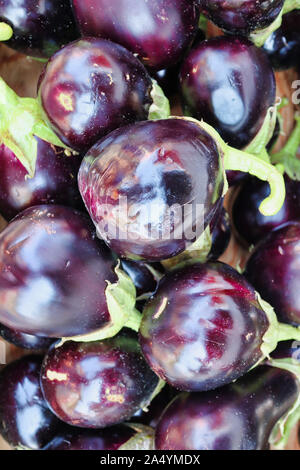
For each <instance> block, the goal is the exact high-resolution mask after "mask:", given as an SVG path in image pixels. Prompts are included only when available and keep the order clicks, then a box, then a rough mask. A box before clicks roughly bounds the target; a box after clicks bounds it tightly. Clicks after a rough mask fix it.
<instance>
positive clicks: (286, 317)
mask: <svg viewBox="0 0 300 470" xmlns="http://www.w3.org/2000/svg"><path fill="white" fill-rule="evenodd" d="M299 263H300V223H297V222H290V223H288V224H285V225H284V226H282V227H279V228H277V229H275V230H273V231H272V232H271V233H270V234H269V235H268V236H267V237H265V238H264V239H263V240H262V241H261V242H260V243H259V244H258V245H257V246H256V247H255V249H254V251H253V252H252V253H251V256H250V258H249V260H248V262H247V265H246V270H245V276H246V277H247V279H248V280H249V282H251V283H252V285H253V286H254V287H255V289H256V290H257V291H258V292H259V293H260V295H261V296H262V298H263V299H264V300H266V301H267V302H269V303H270V304H271V305H272V307H273V308H274V310H275V312H276V314H277V316H278V318H279V320H280V321H282V322H285V323H290V324H294V325H298V326H299V325H300V306H299V286H300V271H299Z"/></svg>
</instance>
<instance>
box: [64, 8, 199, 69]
mask: <svg viewBox="0 0 300 470" xmlns="http://www.w3.org/2000/svg"><path fill="white" fill-rule="evenodd" d="M73 9H74V13H75V17H76V19H77V21H78V24H79V28H80V31H81V33H82V35H83V36H100V37H102V38H105V39H110V40H111V41H114V42H116V43H118V44H122V45H123V46H124V47H126V48H127V49H128V50H130V51H132V52H133V53H135V54H137V55H138V57H139V59H140V60H141V61H142V62H143V63H144V64H145V65H146V66H147V67H151V68H153V69H156V70H159V69H163V68H166V67H170V66H171V65H174V64H175V63H176V62H178V60H179V59H180V58H181V57H182V56H183V54H184V52H185V50H186V48H187V47H188V46H189V44H190V42H191V41H192V40H193V37H194V35H195V34H196V31H197V28H198V22H199V14H200V11H199V7H198V5H197V1H195V0H155V1H148V0H139V1H138V2H137V1H136V0H73ZM132 15H133V16H132Z"/></svg>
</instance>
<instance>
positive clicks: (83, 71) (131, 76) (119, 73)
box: [38, 38, 152, 152]
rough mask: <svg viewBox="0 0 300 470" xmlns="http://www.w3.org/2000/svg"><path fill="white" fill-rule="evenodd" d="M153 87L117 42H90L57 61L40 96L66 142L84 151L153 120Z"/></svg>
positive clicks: (65, 51)
mask: <svg viewBox="0 0 300 470" xmlns="http://www.w3.org/2000/svg"><path fill="white" fill-rule="evenodd" d="M151 87H152V82H151V79H150V76H149V75H148V73H147V71H146V69H145V68H144V66H143V65H142V64H141V63H140V61H139V60H138V59H137V58H136V57H134V55H133V54H132V53H131V52H129V51H127V50H126V49H125V48H124V47H122V46H120V45H118V44H115V43H112V42H111V41H107V40H104V39H96V38H84V39H80V40H79V41H75V42H73V43H71V44H69V45H68V46H66V47H64V48H62V49H60V50H59V51H58V52H57V53H56V54H54V55H53V56H52V57H51V59H50V60H49V61H48V63H47V65H46V67H45V69H44V71H43V73H42V75H41V77H40V81H39V90H38V96H39V100H40V103H41V105H42V107H43V109H44V113H45V117H46V119H47V121H48V123H49V125H50V126H51V127H52V129H53V130H54V132H56V134H57V135H58V137H59V138H60V140H61V141H62V142H63V143H64V144H66V145H67V146H69V147H71V148H72V149H74V150H77V151H78V152H81V151H87V150H88V149H89V148H90V147H91V146H92V145H93V144H95V143H96V142H97V141H98V140H99V139H100V138H101V137H103V136H104V135H106V134H108V133H109V132H110V131H112V130H114V129H116V128H118V127H121V126H124V125H125V124H129V123H132V122H135V121H141V120H143V119H147V118H148V111H149V107H150V104H151V103H152V99H151V97H150V92H151Z"/></svg>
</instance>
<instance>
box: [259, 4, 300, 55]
mask: <svg viewBox="0 0 300 470" xmlns="http://www.w3.org/2000/svg"><path fill="white" fill-rule="evenodd" d="M299 8H300V0H285V2H284V5H283V7H282V10H281V11H280V13H279V15H278V16H277V18H276V19H275V20H274V21H273V23H271V24H270V25H269V26H267V27H266V28H263V29H260V30H257V31H254V32H253V33H251V34H250V39H251V41H252V42H253V43H254V44H255V45H256V46H257V47H261V46H263V45H264V43H265V42H266V40H267V39H268V37H269V36H270V35H271V34H272V33H273V32H274V31H276V30H277V29H278V28H280V26H281V23H282V17H283V15H285V14H286V13H289V12H290V11H293V10H297V9H299Z"/></svg>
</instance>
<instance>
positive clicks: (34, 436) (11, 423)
mask: <svg viewBox="0 0 300 470" xmlns="http://www.w3.org/2000/svg"><path fill="white" fill-rule="evenodd" d="M42 360H43V358H42V356H38V355H31V356H24V357H23V358H21V359H19V360H18V361H14V362H12V363H10V364H9V365H7V366H6V367H5V368H4V369H3V370H2V371H1V372H0V434H1V435H2V436H3V437H4V439H5V440H6V441H7V442H8V443H9V444H10V445H11V446H13V447H26V448H29V449H35V450H37V449H41V448H42V447H44V446H45V445H46V444H48V443H49V442H50V441H51V440H52V439H53V438H54V436H55V435H56V432H57V431H58V429H59V425H60V421H59V420H58V419H57V418H56V416H55V415H54V414H53V413H52V412H51V411H50V410H49V408H48V406H47V404H46V402H45V400H44V397H43V394H42V391H41V388H40V370H41V364H42Z"/></svg>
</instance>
